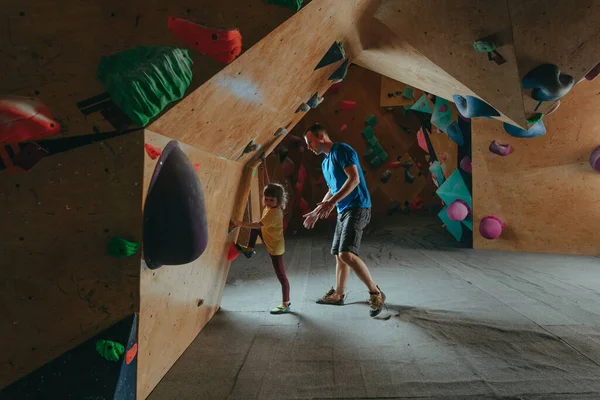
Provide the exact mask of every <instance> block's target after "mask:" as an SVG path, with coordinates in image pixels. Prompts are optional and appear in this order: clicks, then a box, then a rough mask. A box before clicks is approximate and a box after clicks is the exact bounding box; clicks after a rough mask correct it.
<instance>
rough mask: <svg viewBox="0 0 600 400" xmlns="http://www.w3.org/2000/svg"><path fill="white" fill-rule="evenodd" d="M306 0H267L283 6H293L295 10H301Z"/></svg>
mask: <svg viewBox="0 0 600 400" xmlns="http://www.w3.org/2000/svg"><path fill="white" fill-rule="evenodd" d="M303 1H304V0H267V4H275V5H278V6H282V7H287V8H291V9H292V10H294V11H299V10H300V8H302V2H303Z"/></svg>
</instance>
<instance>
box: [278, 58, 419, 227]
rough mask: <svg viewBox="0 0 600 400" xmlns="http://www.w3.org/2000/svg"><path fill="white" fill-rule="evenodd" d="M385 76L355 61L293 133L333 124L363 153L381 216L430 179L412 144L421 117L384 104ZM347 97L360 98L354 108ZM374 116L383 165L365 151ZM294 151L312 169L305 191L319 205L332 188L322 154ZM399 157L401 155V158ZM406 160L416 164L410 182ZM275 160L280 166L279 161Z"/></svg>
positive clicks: (337, 135) (334, 134)
mask: <svg viewBox="0 0 600 400" xmlns="http://www.w3.org/2000/svg"><path fill="white" fill-rule="evenodd" d="M380 81H381V76H380V75H379V74H377V73H375V72H372V71H369V70H366V69H364V68H362V67H359V66H356V65H353V66H351V67H350V69H349V71H348V75H347V77H346V79H345V80H344V81H343V82H342V84H341V86H340V87H339V88H333V89H332V90H330V91H329V92H327V93H326V94H325V100H324V101H323V103H322V104H321V105H320V106H319V107H318V108H316V109H314V110H311V111H310V112H309V113H308V115H307V116H306V117H305V118H303V119H302V120H301V121H300V122H299V123H298V125H297V127H296V128H295V129H294V130H293V131H292V133H291V134H293V135H295V136H296V137H298V138H302V137H303V133H304V130H305V129H306V128H308V127H309V126H311V125H313V124H315V123H320V124H322V125H324V126H325V128H326V129H328V132H329V135H330V137H331V139H332V140H333V141H339V142H344V143H348V144H349V145H350V146H352V147H353V148H354V149H355V150H356V152H357V153H358V155H359V159H360V162H361V166H362V168H363V171H365V172H366V173H365V179H366V182H367V187H368V189H369V192H370V193H379V195H378V196H372V203H373V215H379V216H381V215H386V209H387V206H388V204H389V203H390V202H392V201H399V202H401V203H402V204H403V203H404V202H405V201H409V202H410V201H412V200H413V199H414V198H415V197H416V196H417V195H418V194H419V193H420V191H421V190H422V188H423V187H424V185H425V183H426V181H427V180H426V178H425V176H420V175H419V173H420V171H419V169H418V168H417V167H416V165H415V162H414V161H412V159H411V157H410V155H409V154H408V150H409V148H411V146H412V145H413V144H415V143H416V131H417V130H418V127H419V122H418V120H417V119H416V118H414V117H413V116H411V115H405V116H395V115H394V113H393V112H391V111H387V110H385V109H384V108H382V107H381V106H380V103H379V100H380V86H379V84H380ZM404 86H406V85H404ZM342 102H355V103H356V104H355V105H353V108H352V109H344V106H343V104H342ZM413 103H414V100H413ZM369 116H373V117H374V118H375V120H376V122H375V123H374V125H373V127H372V131H373V136H374V137H375V138H376V140H377V141H378V143H379V144H380V146H381V147H382V148H383V150H384V151H385V152H386V153H387V154H388V157H387V159H386V160H385V161H384V162H383V163H382V164H381V165H379V166H373V165H371V164H370V163H369V160H368V159H367V157H366V156H365V155H366V154H367V152H368V150H369V148H370V144H369V142H368V140H367V137H366V136H365V134H364V133H363V132H364V131H365V129H368V128H367V126H368V125H367V122H366V120H367V119H368V117H369ZM290 147H291V146H290ZM290 154H291V155H290V156H291V157H292V159H293V161H294V163H295V165H296V169H298V168H299V165H300V164H304V166H305V168H306V170H307V171H308V174H309V181H310V182H311V185H309V187H310V188H308V187H307V185H305V188H304V189H303V192H302V195H303V196H304V197H305V198H306V200H307V201H308V203H309V205H310V206H311V207H314V206H315V204H316V203H317V202H319V201H321V199H322V198H323V196H324V195H325V193H326V191H327V185H326V184H325V183H324V182H322V180H321V177H322V172H321V170H320V166H321V161H322V159H323V157H322V156H315V155H314V154H313V153H312V152H310V151H304V152H299V151H298V152H290ZM398 159H400V160H401V161H400V162H397V161H398ZM277 161H279V160H277ZM404 161H405V162H411V163H412V164H413V166H412V167H408V168H409V169H410V172H411V173H412V175H414V180H411V181H410V182H411V183H409V182H408V181H407V180H406V174H405V169H406V168H405V167H403V166H402V162H404ZM271 165H273V164H271ZM273 166H274V167H277V165H273ZM386 170H387V171H389V172H390V173H391V176H390V177H389V178H388V179H387V180H386V179H385V178H384V180H385V182H384V181H382V175H383V174H384V173H385V171H386Z"/></svg>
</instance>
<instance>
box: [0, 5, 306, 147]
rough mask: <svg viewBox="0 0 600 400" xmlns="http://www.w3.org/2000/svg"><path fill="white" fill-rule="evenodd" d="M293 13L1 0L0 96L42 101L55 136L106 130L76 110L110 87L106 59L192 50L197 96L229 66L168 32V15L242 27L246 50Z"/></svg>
mask: <svg viewBox="0 0 600 400" xmlns="http://www.w3.org/2000/svg"><path fill="white" fill-rule="evenodd" d="M293 14H294V12H293V11H292V10H290V9H288V8H285V7H278V6H275V5H269V4H267V3H266V2H265V1H264V0H245V1H243V2H240V1H238V0H222V1H218V2H210V1H202V2H198V1H194V0H173V1H169V2H160V1H157V0H149V1H145V0H132V1H127V2H123V1H119V0H105V1H102V3H101V4H100V3H94V2H81V1H78V0H64V1H62V2H61V3H60V6H57V4H56V3H55V2H40V1H34V0H23V1H8V2H3V7H2V9H0V20H2V21H3V23H2V26H3V28H4V33H3V34H2V35H0V48H1V49H2V52H0V64H2V65H4V66H5V68H3V70H2V79H0V93H1V94H19V95H23V96H37V97H38V98H40V99H41V100H43V101H44V102H45V103H46V104H47V105H48V106H49V107H50V110H51V111H52V113H53V115H54V116H55V117H56V118H58V119H59V120H60V121H61V123H62V131H61V133H60V134H59V135H58V136H57V137H66V136H78V135H85V134H91V133H92V132H93V127H94V126H95V127H96V128H97V129H99V130H100V131H106V130H109V129H108V128H109V127H110V126H109V125H108V123H107V122H106V120H105V119H104V118H103V117H102V116H101V115H100V114H99V113H98V112H96V113H93V114H90V115H89V116H87V117H85V116H84V115H83V114H82V113H81V111H80V110H79V109H78V108H77V105H76V103H77V102H79V101H82V100H85V99H88V98H90V97H92V96H95V95H98V94H100V93H102V92H104V91H105V90H106V89H105V88H104V86H103V84H102V83H101V82H100V81H98V79H97V78H96V70H97V68H98V64H99V63H100V60H101V59H102V57H104V56H107V55H110V54H114V53H117V52H119V51H123V50H126V49H131V48H134V47H136V46H161V45H162V46H177V47H182V48H188V49H190V56H191V57H192V59H193V61H194V64H193V66H192V71H193V80H192V83H191V85H190V88H189V89H188V90H189V92H191V91H192V90H193V89H195V88H197V87H199V86H200V85H201V84H202V83H204V82H205V81H206V80H208V79H209V78H211V77H212V76H213V75H214V74H216V73H217V72H218V71H220V70H221V69H222V68H223V67H224V64H222V63H219V62H217V61H215V60H213V59H211V58H210V57H208V56H205V55H202V54H200V53H199V52H197V51H195V50H193V49H191V48H189V47H187V46H186V45H185V43H182V42H181V41H179V40H177V39H176V38H175V37H174V35H173V34H172V33H171V31H170V30H169V29H168V27H167V19H168V17H170V16H175V17H181V18H186V19H189V20H191V21H194V22H197V23H199V24H203V25H205V26H208V27H223V28H228V29H233V28H238V29H239V30H240V31H241V33H242V42H243V51H245V50H246V49H249V48H250V47H251V46H253V45H254V44H256V43H257V42H258V41H259V40H260V39H262V38H263V37H264V36H266V35H267V34H268V33H269V32H271V31H272V30H273V29H275V27H277V26H278V25H279V24H281V23H282V22H283V21H285V20H286V19H288V18H289V17H291V16H292V15H293Z"/></svg>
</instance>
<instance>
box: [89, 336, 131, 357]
mask: <svg viewBox="0 0 600 400" xmlns="http://www.w3.org/2000/svg"><path fill="white" fill-rule="evenodd" d="M96 351H97V352H98V353H99V354H100V355H101V356H102V357H104V358H106V359H107V360H108V361H119V359H120V358H121V356H122V355H123V354H124V353H125V347H123V345H122V344H121V343H117V342H113V341H112V340H104V339H100V340H98V341H97V342H96Z"/></svg>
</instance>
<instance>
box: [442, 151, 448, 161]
mask: <svg viewBox="0 0 600 400" xmlns="http://www.w3.org/2000/svg"><path fill="white" fill-rule="evenodd" d="M440 158H441V159H442V160H444V161H446V160H447V159H448V154H446V153H443V154H441V155H440Z"/></svg>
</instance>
